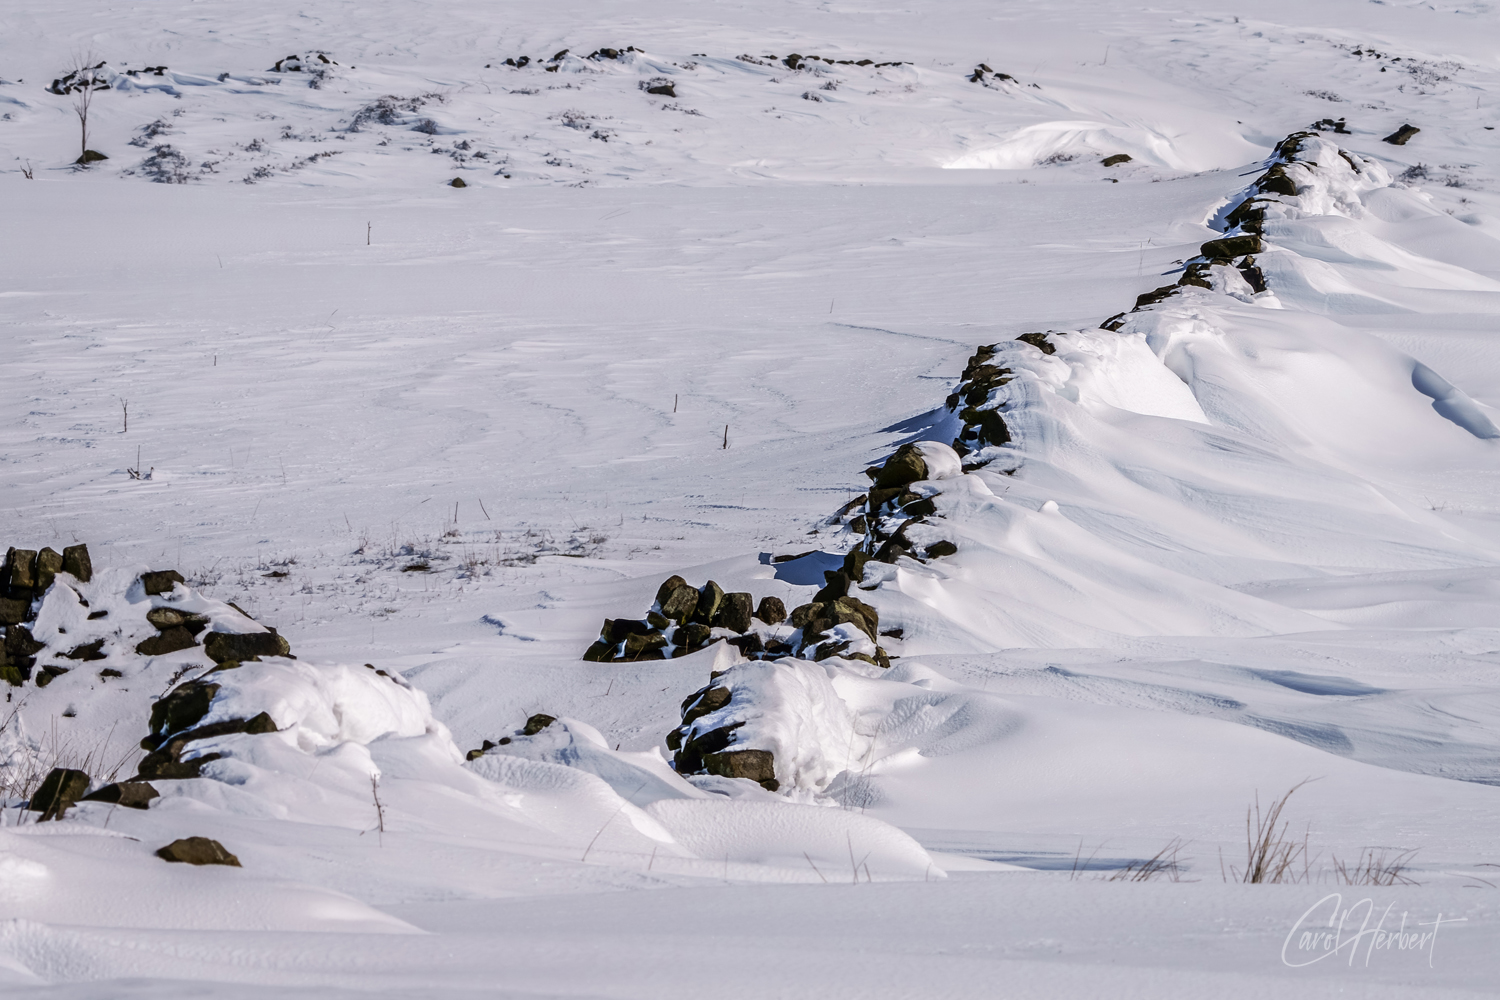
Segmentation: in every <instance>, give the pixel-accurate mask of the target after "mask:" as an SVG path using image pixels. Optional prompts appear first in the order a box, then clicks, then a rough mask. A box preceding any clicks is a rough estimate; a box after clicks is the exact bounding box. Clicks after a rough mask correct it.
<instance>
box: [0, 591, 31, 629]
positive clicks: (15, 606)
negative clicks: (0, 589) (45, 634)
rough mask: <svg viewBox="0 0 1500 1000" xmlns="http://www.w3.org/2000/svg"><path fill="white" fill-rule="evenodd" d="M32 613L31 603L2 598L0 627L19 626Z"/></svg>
mask: <svg viewBox="0 0 1500 1000" xmlns="http://www.w3.org/2000/svg"><path fill="white" fill-rule="evenodd" d="M30 613H31V602H30V601H17V600H12V599H11V598H9V597H0V625H19V624H21V623H22V622H24V621H25V620H26V616H27V615H28V614H30Z"/></svg>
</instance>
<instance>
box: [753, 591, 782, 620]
mask: <svg viewBox="0 0 1500 1000" xmlns="http://www.w3.org/2000/svg"><path fill="white" fill-rule="evenodd" d="M755 617H757V618H759V619H760V620H761V621H763V622H765V623H766V624H767V625H780V624H781V623H782V622H784V621H786V605H785V604H783V603H782V601H781V598H779V597H762V598H761V599H760V606H759V607H757V608H756V609H755Z"/></svg>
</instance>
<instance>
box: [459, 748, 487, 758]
mask: <svg viewBox="0 0 1500 1000" xmlns="http://www.w3.org/2000/svg"><path fill="white" fill-rule="evenodd" d="M483 756H484V751H483V750H470V751H469V752H468V753H467V754H465V755H464V760H478V759H479V758H481V757H483Z"/></svg>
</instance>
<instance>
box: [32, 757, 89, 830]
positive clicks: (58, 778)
mask: <svg viewBox="0 0 1500 1000" xmlns="http://www.w3.org/2000/svg"><path fill="white" fill-rule="evenodd" d="M88 790H89V776H88V774H86V773H85V772H83V771H75V770H73V769H72V768H67V767H54V768H53V769H52V770H51V771H50V772H49V773H48V774H47V776H46V777H45V778H43V779H42V783H41V785H40V787H38V788H37V790H36V792H35V793H34V794H33V795H32V796H31V803H30V805H28V806H27V808H28V809H30V810H31V811H32V812H39V813H41V814H42V817H41V820H38V822H41V821H42V820H49V819H62V817H63V814H64V813H66V812H67V811H68V809H69V808H70V807H72V806H74V805H76V804H77V803H78V800H79V799H81V798H83V797H84V796H85V795H86V794H88Z"/></svg>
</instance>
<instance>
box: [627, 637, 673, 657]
mask: <svg viewBox="0 0 1500 1000" xmlns="http://www.w3.org/2000/svg"><path fill="white" fill-rule="evenodd" d="M666 644H667V637H666V636H664V635H662V634H661V633H660V632H647V633H645V634H644V635H632V636H629V637H628V638H626V640H625V652H624V658H625V659H627V660H641V659H660V658H661V657H660V656H659V655H658V656H656V657H649V656H646V654H647V653H649V652H651V651H653V650H659V649H661V648H662V647H663V646H665V645H666Z"/></svg>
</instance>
